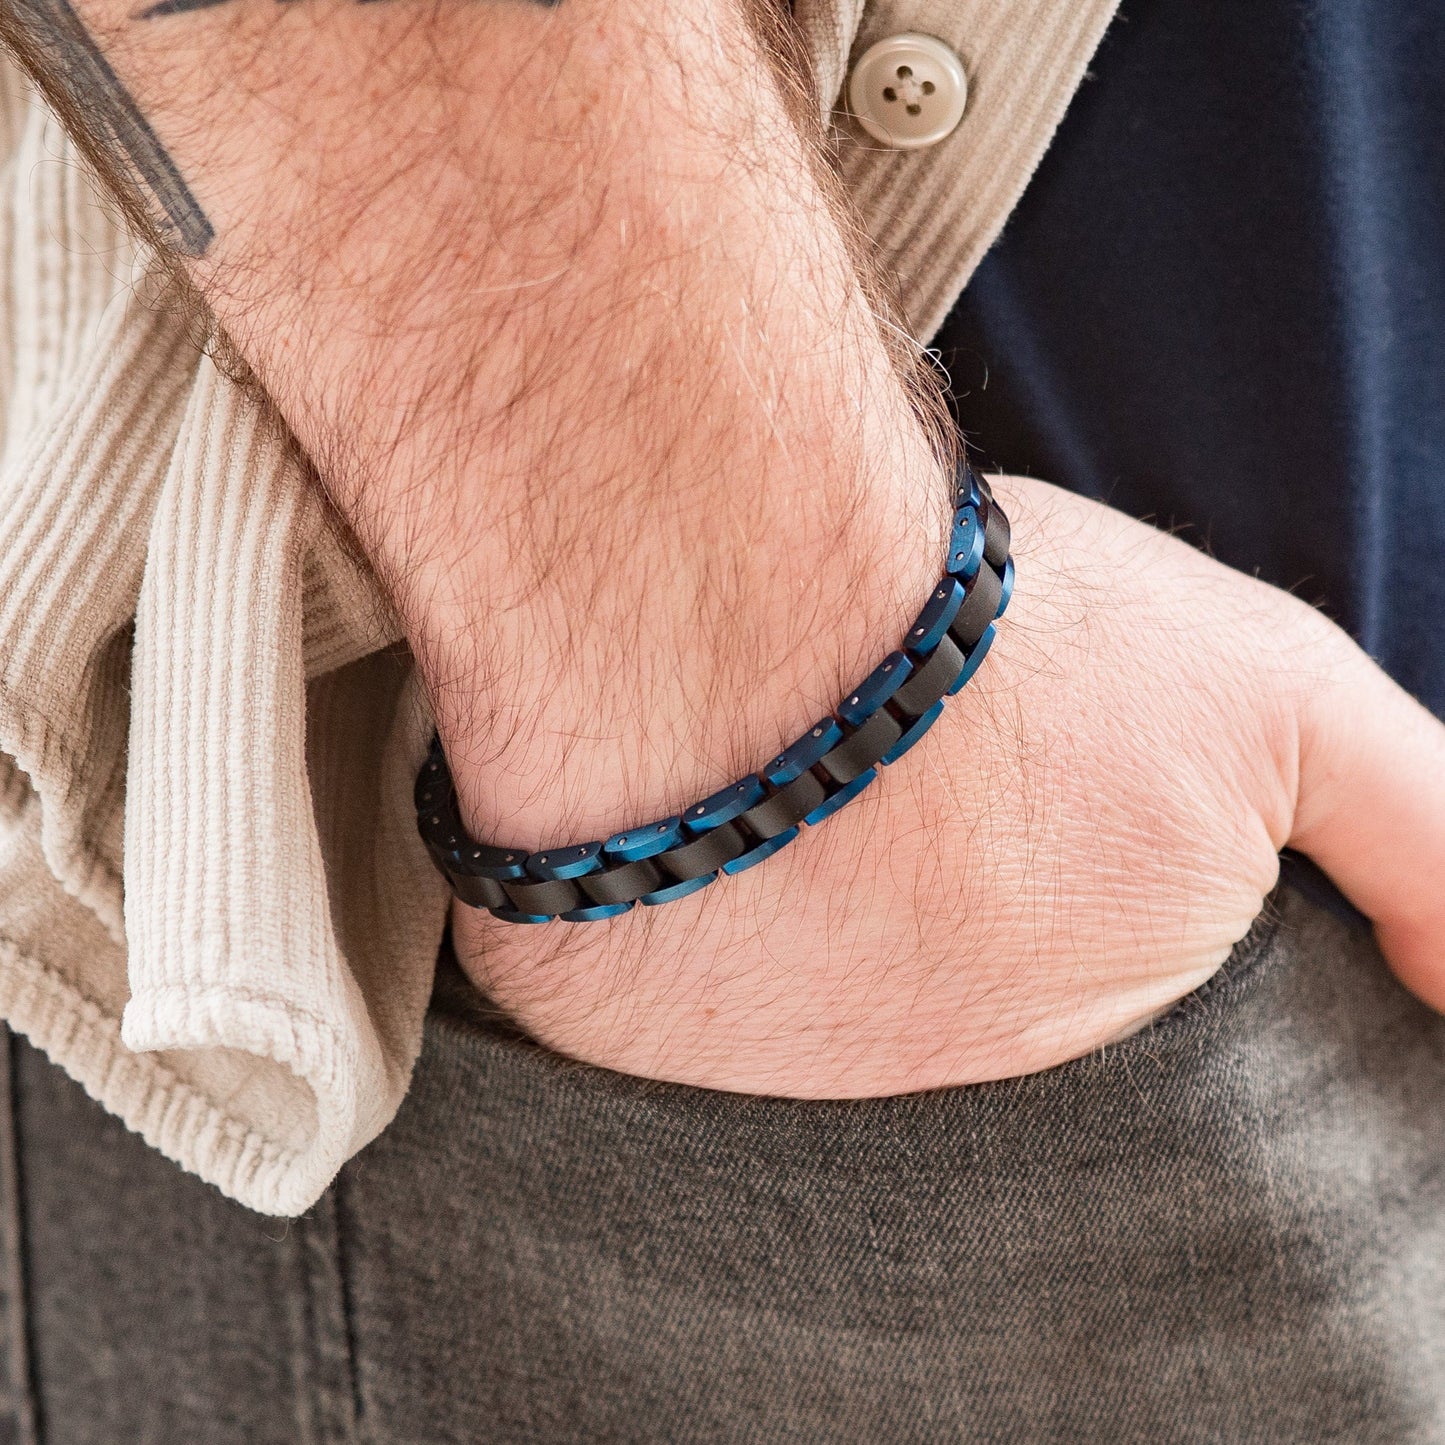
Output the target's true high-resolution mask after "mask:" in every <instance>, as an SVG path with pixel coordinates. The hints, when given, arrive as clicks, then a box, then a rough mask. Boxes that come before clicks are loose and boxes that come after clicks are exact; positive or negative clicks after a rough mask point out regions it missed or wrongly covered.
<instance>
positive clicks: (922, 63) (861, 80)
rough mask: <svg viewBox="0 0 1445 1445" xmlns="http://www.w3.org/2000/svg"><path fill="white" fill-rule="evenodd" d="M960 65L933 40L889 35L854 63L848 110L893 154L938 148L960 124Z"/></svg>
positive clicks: (964, 81)
mask: <svg viewBox="0 0 1445 1445" xmlns="http://www.w3.org/2000/svg"><path fill="white" fill-rule="evenodd" d="M967 103H968V77H967V76H966V75H965V74H964V73H963V62H962V61H961V60H960V59H959V58H958V56H957V55H956V54H954V52H953V51H952V50H950V49H949V48H948V46H946V45H945V44H944V43H943V41H941V40H939V39H937V38H936V37H934V36H932V35H913V34H908V35H890V36H889V37H888V38H887V39H886V40H880V41H879V42H878V43H877V44H876V45H871V46H869V47H868V49H867V50H865V51H864V52H863V54H862V55H861V56H860V57H859V58H858V63H857V65H855V66H854V67H853V74H852V75H851V76H850V77H849V80H848V108H849V110H851V111H852V113H853V115H854V116H855V117H856V118H857V121H858V124H859V125H861V126H862V127H863V129H864V130H866V131H867V132H868V134H869V135H871V136H872V137H873V138H874V140H879V141H882V142H883V144H884V145H887V146H893V147H894V148H895V149H897V150H905V151H907V150H921V149H922V148H923V147H924V146H931V145H936V144H937V143H938V142H939V141H941V140H942V139H943V138H944V136H946V135H948V134H949V133H950V132H952V131H953V129H954V128H955V127H956V126H957V125H958V123H959V121H960V120H962V119H963V108H964V106H965V105H966V104H967Z"/></svg>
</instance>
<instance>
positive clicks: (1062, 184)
mask: <svg viewBox="0 0 1445 1445" xmlns="http://www.w3.org/2000/svg"><path fill="white" fill-rule="evenodd" d="M982 103H985V102H984V101H983V100H982V99H981V100H980V104H982ZM935 344H936V345H937V346H938V347H939V348H940V351H941V354H942V358H943V361H944V364H945V365H946V366H947V367H948V369H949V371H950V373H951V375H952V378H953V384H954V387H955V390H956V392H957V396H958V399H957V411H958V416H959V420H960V422H961V424H962V426H963V427H964V429H965V431H966V432H967V434H968V435H969V437H970V439H971V440H972V441H973V442H974V444H975V445H976V447H977V448H978V450H979V451H980V453H981V454H982V455H983V456H984V457H985V458H986V459H987V460H988V461H989V462H990V463H991V464H992V465H994V466H996V467H998V468H999V469H1001V470H1005V471H1016V472H1021V473H1024V474H1027V475H1032V476H1037V477H1044V478H1046V479H1048V480H1049V481H1053V482H1059V483H1062V484H1065V485H1068V486H1071V487H1075V488H1077V489H1078V490H1080V491H1083V492H1085V493H1087V494H1088V495H1091V496H1096V497H1100V498H1102V499H1104V500H1106V501H1110V502H1112V503H1114V504H1115V505H1116V506H1119V507H1122V508H1123V509H1124V510H1126V511H1128V512H1131V513H1134V514H1135V515H1139V516H1143V515H1152V516H1154V517H1157V518H1158V519H1159V520H1160V521H1162V522H1164V523H1169V524H1179V525H1185V524H1187V525H1189V526H1191V527H1193V528H1194V529H1195V531H1194V533H1193V535H1194V536H1195V537H1197V538H1198V539H1200V540H1205V541H1207V542H1208V543H1209V545H1210V547H1211V548H1212V550H1213V551H1214V553H1215V555H1217V556H1218V557H1219V558H1220V559H1221V560H1223V561H1225V562H1228V563H1229V564H1230V565H1232V566H1235V567H1239V568H1241V569H1243V570H1244V571H1254V570H1255V569H1259V571H1260V573H1261V575H1263V576H1264V577H1265V578H1266V579H1267V580H1269V581H1271V582H1275V583H1278V584H1280V585H1281V586H1285V587H1294V588H1298V589H1299V591H1300V594H1301V595H1302V596H1304V597H1305V598H1306V599H1308V600H1310V601H1320V602H1322V603H1324V604H1325V606H1326V607H1327V609H1328V610H1329V611H1330V613H1331V614H1332V615H1333V616H1335V617H1336V618H1337V619H1338V620H1339V621H1340V622H1341V623H1342V624H1343V625H1344V626H1346V627H1347V628H1348V629H1349V630H1350V631H1352V632H1353V633H1354V635H1355V636H1356V637H1357V638H1358V639H1359V640H1360V641H1361V643H1362V644H1363V645H1364V647H1365V650H1366V651H1367V652H1369V653H1370V654H1371V655H1372V656H1373V657H1376V658H1378V659H1379V660H1380V661H1381V662H1382V663H1383V664H1384V666H1385V667H1386V668H1387V669H1388V670H1389V671H1390V672H1391V673H1392V674H1393V675H1394V676H1395V677H1396V678H1398V679H1399V680H1400V682H1402V683H1403V684H1404V685H1405V686H1406V687H1407V688H1409V689H1410V690H1411V691H1412V692H1413V693H1414V694H1415V695H1416V696H1417V697H1419V698H1420V699H1421V701H1422V702H1424V703H1425V704H1426V705H1427V706H1428V707H1431V708H1433V709H1434V711H1435V712H1436V713H1437V714H1439V715H1440V716H1442V717H1445V6H1442V5H1440V4H1438V3H1425V4H1421V3H1419V0H1290V3H1288V4H1285V3H1281V0H1264V3H1258V0H1212V3H1209V4H1190V3H1186V0H1123V4H1122V8H1121V10H1120V13H1119V16H1118V18H1117V19H1116V20H1115V22H1114V24H1113V26H1112V27H1111V29H1110V31H1109V33H1108V35H1107V36H1106V37H1105V39H1104V43H1103V45H1102V46H1101V48H1100V50H1099V52H1098V54H1097V55H1096V57H1095V59H1094V62H1093V64H1092V66H1091V78H1090V79H1088V80H1086V81H1085V83H1084V85H1083V87H1082V88H1081V89H1080V91H1079V93H1078V95H1077V96H1076V97H1075V99H1074V102H1073V104H1072V105H1071V107H1070V109H1069V111H1068V113H1067V115H1066V116H1065V117H1064V122H1063V125H1062V126H1061V128H1060V130H1059V134H1058V137H1057V139H1056V140H1055V142H1054V145H1053V147H1052V149H1051V150H1050V151H1049V153H1048V154H1047V155H1046V156H1045V157H1044V161H1043V164H1042V165H1041V166H1040V168H1039V171H1038V173H1037V174H1036V175H1035V177H1034V179H1033V181H1032V182H1031V183H1030V185H1029V189H1028V190H1027V191H1026V192H1025V194H1024V197H1023V200H1022V202H1021V203H1020V205H1019V207H1018V209H1017V210H1016V211H1015V212H1014V214H1013V216H1012V217H1011V218H1010V220H1009V223H1008V225H1007V227H1006V228H1005V230H1004V233H1003V237H1002V239H1001V240H1000V242H999V243H998V244H997V245H996V246H995V247H994V249H993V250H992V252H991V253H990V254H989V255H988V256H987V257H986V258H985V260H984V262H983V265H982V266H981V267H980V268H979V270H978V272H977V273H976V274H975V276H974V278H973V280H972V281H971V282H970V283H969V287H968V290H967V291H966V292H965V293H964V295H963V298H962V300H961V301H960V302H959V304H958V305H957V307H956V308H955V310H954V312H953V315H952V316H951V317H950V318H949V319H948V321H947V322H946V323H945V325H944V327H943V329H942V332H941V333H940V335H939V336H938V337H937V338H936V343H935Z"/></svg>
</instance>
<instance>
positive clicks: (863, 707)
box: [824, 652, 913, 752]
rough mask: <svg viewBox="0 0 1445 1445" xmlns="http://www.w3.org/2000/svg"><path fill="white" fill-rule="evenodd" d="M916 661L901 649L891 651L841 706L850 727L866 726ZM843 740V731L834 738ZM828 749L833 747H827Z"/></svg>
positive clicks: (839, 711) (840, 713)
mask: <svg viewBox="0 0 1445 1445" xmlns="http://www.w3.org/2000/svg"><path fill="white" fill-rule="evenodd" d="M912 671H913V664H912V663H911V662H910V661H909V660H908V658H907V657H905V656H904V654H903V653H901V652H890V653H889V654H888V656H887V657H885V658H884V659H883V661H882V662H880V663H879V664H878V666H877V667H875V668H874V669H873V671H872V672H870V673H869V674H868V676H867V677H866V678H865V679H864V680H863V681H862V682H861V683H859V684H858V686H857V687H855V688H854V689H853V691H852V692H850V693H849V694H848V696H847V698H846V699H845V700H844V702H843V703H842V705H841V706H840V707H839V708H838V716H839V717H840V718H842V719H843V721H844V722H845V723H847V724H848V726H849V727H853V728H858V727H862V726H863V724H864V723H865V722H867V721H868V719H869V718H870V717H872V716H873V714H874V713H875V712H877V711H878V709H879V708H880V707H882V706H883V704H884V703H885V702H887V701H888V699H889V698H890V697H892V696H893V694H894V693H895V692H897V691H898V689H899V688H900V687H902V686H903V684H904V683H905V682H907V681H908V675H909V673H911V672H912ZM841 740H842V734H841V733H840V734H839V735H838V737H837V738H836V739H835V740H834V741H835V742H839V741H841ZM824 751H825V752H827V751H829V749H827V748H825V749H824Z"/></svg>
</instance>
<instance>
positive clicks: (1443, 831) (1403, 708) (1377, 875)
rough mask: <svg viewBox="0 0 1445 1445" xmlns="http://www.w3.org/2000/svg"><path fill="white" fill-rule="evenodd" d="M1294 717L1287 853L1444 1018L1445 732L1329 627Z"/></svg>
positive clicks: (1337, 631) (1344, 638)
mask: <svg viewBox="0 0 1445 1445" xmlns="http://www.w3.org/2000/svg"><path fill="white" fill-rule="evenodd" d="M1329 632H1330V634H1331V636H1330V637H1329V639H1328V641H1327V643H1326V647H1327V649H1328V650H1329V651H1330V653H1331V654H1332V657H1331V662H1330V666H1329V679H1330V680H1329V683H1328V684H1327V685H1326V686H1325V687H1323V688H1315V689H1312V691H1311V694H1310V696H1309V697H1308V698H1307V699H1306V700H1305V701H1304V703H1303V705H1302V713H1301V716H1300V720H1299V722H1300V732H1299V742H1300V754H1299V769H1300V771H1299V793H1298V800H1297V804H1296V808H1295V821H1294V830H1293V832H1292V833H1291V835H1290V840H1289V841H1290V844H1291V845H1292V846H1293V847H1295V848H1298V849H1299V850H1300V851H1301V852H1303V853H1307V854H1309V856H1310V857H1311V858H1313V859H1314V860H1315V862H1316V863H1318V864H1319V865H1320V867H1321V868H1323V869H1324V870H1325V872H1326V873H1328V874H1329V875H1330V877H1331V878H1333V879H1334V881H1335V883H1336V884H1337V885H1338V886H1339V888H1340V891H1341V892H1342V893H1344V894H1345V896H1346V897H1347V898H1349V899H1350V901H1351V902H1352V903H1354V904H1355V906H1356V907H1357V908H1359V909H1360V910H1361V911H1362V912H1363V913H1365V914H1367V915H1368V916H1369V917H1370V918H1371V919H1373V920H1374V924H1375V936H1376V937H1377V938H1378V940H1379V943H1380V948H1381V950H1382V951H1383V953H1384V955H1385V957H1386V959H1388V961H1389V963H1390V967H1391V968H1392V969H1394V971H1395V973H1396V975H1397V976H1398V978H1399V979H1400V981H1401V982H1402V983H1403V984H1404V985H1405V986H1406V987H1407V988H1408V989H1410V990H1411V992H1412V993H1414V994H1416V995H1417V996H1418V997H1420V998H1421V999H1423V1000H1424V1001H1425V1002H1426V1003H1428V1004H1430V1005H1431V1006H1432V1007H1433V1008H1436V1009H1439V1010H1441V1011H1442V1012H1445V725H1442V724H1441V723H1440V721H1439V720H1438V719H1437V718H1435V717H1434V716H1433V715H1432V714H1431V713H1430V712H1428V711H1427V710H1426V709H1425V708H1423V707H1422V706H1421V705H1420V704H1419V703H1418V702H1416V701H1415V699H1414V698H1412V697H1411V696H1410V695H1409V693H1407V692H1406V691H1405V690H1404V689H1403V688H1402V687H1400V686H1399V685H1398V684H1397V683H1395V682H1394V681H1392V680H1391V679H1390V678H1389V677H1388V676H1387V675H1386V674H1385V673H1384V671H1383V670H1382V669H1381V668H1380V667H1379V666H1377V665H1376V664H1375V663H1374V662H1372V661H1371V660H1370V659H1369V658H1368V657H1367V656H1366V655H1365V654H1364V653H1363V652H1362V651H1361V650H1360V649H1359V648H1358V647H1356V646H1355V644H1354V643H1353V642H1351V641H1350V640H1349V639H1348V638H1347V637H1346V636H1345V635H1344V633H1342V632H1340V631H1339V630H1338V629H1336V628H1333V627H1331V628H1330V629H1329Z"/></svg>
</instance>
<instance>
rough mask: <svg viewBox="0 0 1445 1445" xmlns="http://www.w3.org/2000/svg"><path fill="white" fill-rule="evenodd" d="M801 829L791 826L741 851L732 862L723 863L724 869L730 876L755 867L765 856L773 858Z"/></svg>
mask: <svg viewBox="0 0 1445 1445" xmlns="http://www.w3.org/2000/svg"><path fill="white" fill-rule="evenodd" d="M800 831H801V830H800V829H798V828H789V829H788V830H787V831H786V832H784V833H779V834H778V835H777V836H776V837H774V838H769V839H767V840H766V841H765V842H762V843H759V844H758V846H757V847H756V848H750V849H748V851H747V852H746V853H740V854H739V855H738V856H737V857H736V858H734V859H733V860H732V862H731V863H724V864H723V865H722V871H723V872H724V873H726V874H728V875H729V876H731V875H732V874H734V873H742V872H745V871H746V870H747V869H749V868H751V867H753V865H754V864H756V863H761V862H762V861H763V860H764V859H765V858H771V857H772V856H773V854H774V853H777V852H779V851H780V850H781V849H783V848H786V847H787V846H788V844H789V843H791V842H792V841H793V839H794V838H796V837H797V836H798V834H799V832H800Z"/></svg>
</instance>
